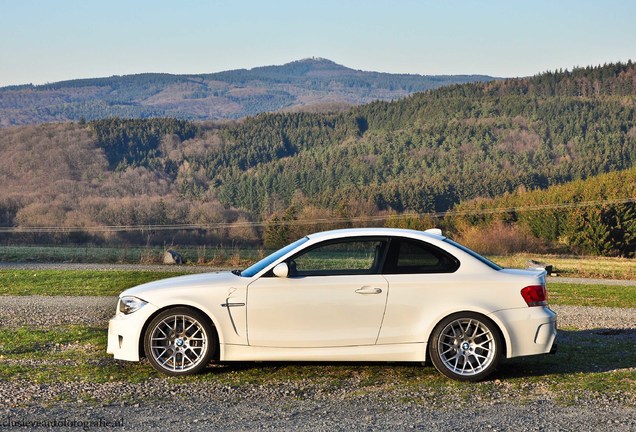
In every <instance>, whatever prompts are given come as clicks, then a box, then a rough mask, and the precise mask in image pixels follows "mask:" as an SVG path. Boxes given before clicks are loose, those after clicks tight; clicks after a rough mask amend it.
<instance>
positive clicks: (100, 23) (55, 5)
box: [0, 0, 636, 86]
mask: <svg viewBox="0 0 636 432" xmlns="http://www.w3.org/2000/svg"><path fill="white" fill-rule="evenodd" d="M635 17H636V1H632V0H621V1H618V0H604V1H600V0H599V1H588V0H577V1H573V0H572V1H571V0H533V1H523V2H515V1H511V0H507V1H501V0H496V1H488V0H481V1H468V0H466V1H459V0H437V1H428V0H420V1H415V0H394V1H389V0H319V1H314V0H280V1H276V0H270V1H263V0H261V1H257V0H209V1H204V0H171V1H167V0H152V1H147V0H124V1H120V0H55V1H53V0H45V1H33V0H0V86H4V85H11V84H24V83H34V84H40V83H45V82H55V81H60V80H64V79H73V78H87V77H101V76H110V75H124V74H131V73H142V72H168V73H205V72H216V71H222V70H228V69H238V68H251V67H255V66H264V65H271V64H283V63H287V62H289V61H293V60H298V59H301V58H306V57H312V56H315V57H324V58H328V59H330V60H333V61H335V62H337V63H340V64H343V65H345V66H349V67H352V68H354V69H363V70H374V71H381V72H394V73H417V74H472V73H480V74H488V75H494V76H505V77H514V76H527V75H534V74H536V73H540V72H543V71H546V70H555V69H559V68H568V69H570V68H572V67H573V66H587V65H598V64H603V63H606V62H614V61H619V60H621V61H626V60H628V59H632V60H636V25H635V24H634V22H635Z"/></svg>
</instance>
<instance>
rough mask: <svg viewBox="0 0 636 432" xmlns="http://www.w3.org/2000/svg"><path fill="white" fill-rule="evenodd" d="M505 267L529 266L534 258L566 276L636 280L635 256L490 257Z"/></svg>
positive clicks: (560, 274)
mask: <svg viewBox="0 0 636 432" xmlns="http://www.w3.org/2000/svg"><path fill="white" fill-rule="evenodd" d="M489 258H491V259H492V260H493V261H495V262H496V263H497V264H499V265H501V266H503V267H511V268H528V267H529V264H528V261H529V260H531V259H533V260H535V261H540V262H543V263H546V264H551V265H553V266H554V273H556V274H558V275H559V276H564V277H584V278H599V279H628V280H636V259H635V258H611V257H590V256H560V255H526V254H523V255H512V256H494V257H489Z"/></svg>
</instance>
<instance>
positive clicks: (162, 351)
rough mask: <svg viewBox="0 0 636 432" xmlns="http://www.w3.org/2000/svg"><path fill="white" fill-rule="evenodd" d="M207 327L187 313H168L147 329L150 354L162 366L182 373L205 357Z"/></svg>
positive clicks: (207, 348)
mask: <svg viewBox="0 0 636 432" xmlns="http://www.w3.org/2000/svg"><path fill="white" fill-rule="evenodd" d="M208 341H209V336H208V332H207V331H206V327H205V326H204V325H203V324H202V323H201V322H200V321H199V320H198V319H196V318H194V317H192V316H189V315H186V314H175V315H168V316H167V317H165V318H163V319H162V320H161V321H159V322H157V323H156V324H155V325H154V326H153V327H152V329H151V333H150V353H149V354H150V356H152V359H153V360H154V363H156V364H157V365H158V366H159V367H161V368H162V369H164V370H166V371H169V372H175V373H184V372H187V371H189V370H191V369H194V368H196V367H197V366H199V365H200V364H201V362H202V361H206V362H207V359H208V355H207V353H208V350H209V347H208Z"/></svg>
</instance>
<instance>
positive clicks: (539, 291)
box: [521, 285, 548, 306]
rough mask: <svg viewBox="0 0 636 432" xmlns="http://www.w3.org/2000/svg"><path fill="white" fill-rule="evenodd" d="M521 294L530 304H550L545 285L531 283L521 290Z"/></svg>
mask: <svg viewBox="0 0 636 432" xmlns="http://www.w3.org/2000/svg"><path fill="white" fill-rule="evenodd" d="M521 296H522V297H523V299H524V300H525V301H526V303H527V304H528V306H545V305H547V304H548V292H547V291H546V289H545V285H530V286H527V287H525V288H524V289H522V290H521Z"/></svg>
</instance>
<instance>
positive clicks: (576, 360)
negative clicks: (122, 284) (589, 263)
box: [0, 325, 636, 408]
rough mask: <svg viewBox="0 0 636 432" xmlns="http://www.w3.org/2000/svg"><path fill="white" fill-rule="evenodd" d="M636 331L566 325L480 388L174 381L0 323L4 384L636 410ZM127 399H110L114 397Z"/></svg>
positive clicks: (101, 337)
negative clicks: (546, 348)
mask: <svg viewBox="0 0 636 432" xmlns="http://www.w3.org/2000/svg"><path fill="white" fill-rule="evenodd" d="M634 332H635V330H634V329H631V330H625V331H622V332H603V331H590V330H585V331H578V330H576V329H570V330H565V331H562V333H561V335H560V339H562V341H561V342H560V351H559V353H558V354H556V355H553V356H535V357H526V358H519V359H512V360H508V361H505V362H504V363H502V365H500V368H499V370H498V371H497V372H496V373H495V374H494V375H493V376H492V377H491V378H490V379H489V380H487V381H485V382H481V383H476V384H473V383H461V382H456V381H450V380H448V379H445V378H444V377H443V376H441V375H440V374H439V373H437V372H436V371H435V370H434V369H433V368H431V367H422V366H421V365H420V364H415V363H412V364H411V363H409V364H405V363H394V364H387V363H320V364H316V363H271V362H266V363H237V364H227V365H221V366H212V367H210V368H208V369H207V370H206V371H205V372H204V373H202V374H200V375H196V376H191V377H183V378H170V377H165V376H162V375H159V374H157V373H156V372H155V371H154V370H153V369H152V368H151V367H150V366H149V365H148V364H147V363H129V362H121V361H116V360H113V359H112V357H111V356H109V355H107V354H106V353H105V348H106V331H105V329H103V328H95V327H87V326H77V325H73V326H58V327H53V328H50V329H32V328H27V327H19V328H12V329H6V328H5V329H0V359H1V361H0V381H5V382H9V383H11V382H16V383H18V382H19V383H21V385H24V384H25V383H33V384H38V385H42V384H44V385H46V384H57V383H78V382H81V383H88V384H91V383H95V384H99V383H108V382H113V383H121V382H125V383H133V384H134V383H146V382H148V381H150V380H152V381H153V382H155V380H159V383H156V382H155V384H157V385H159V386H160V387H161V388H164V389H171V391H174V392H176V393H183V396H184V397H187V395H188V392H189V391H191V390H192V389H196V388H204V389H207V391H210V390H211V389H213V388H215V387H217V386H218V387H223V388H227V387H230V388H234V389H238V390H240V389H241V388H244V389H247V390H249V389H253V388H254V387H257V388H260V387H263V386H264V387H269V388H272V389H276V388H279V387H280V386H283V385H284V386H285V388H290V387H291V388H293V389H295V390H294V394H293V397H296V398H304V397H307V398H314V397H316V395H317V394H337V395H339V396H337V397H345V398H348V397H351V398H354V397H366V396H373V397H378V398H391V399H393V400H400V401H402V402H410V401H413V402H417V403H427V404H430V403H434V404H435V403H438V404H440V406H439V408H443V407H444V406H445V404H448V403H451V404H452V405H453V406H456V405H461V404H467V405H470V404H473V403H474V401H475V397H476V395H478V398H479V400H480V402H481V403H484V402H485V403H496V402H500V401H502V400H508V401H515V400H516V401H517V402H518V403H520V404H523V403H525V402H527V401H528V400H539V399H540V400H553V401H558V402H560V403H564V404H575V403H578V402H579V397H580V398H587V399H602V400H606V399H608V398H611V399H612V400H615V401H620V403H621V404H622V405H627V406H636V344H634ZM183 384H187V385H183ZM290 384H291V386H290ZM198 386H201V387H198ZM89 387H90V386H89ZM139 390H140V391H139V394H135V393H134V392H135V390H134V388H131V387H128V392H127V393H125V394H122V395H120V396H121V397H122V398H124V399H125V400H126V401H127V402H129V401H131V400H143V398H144V397H147V391H146V392H144V390H143V388H140V389H139ZM130 391H133V394H131V393H130ZM144 394H146V396H144ZM239 394H240V393H239ZM120 396H118V395H112V397H113V398H115V399H117V398H118V397H120ZM61 397H62V399H64V396H63V395H62V396H61ZM74 397H76V396H74Z"/></svg>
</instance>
